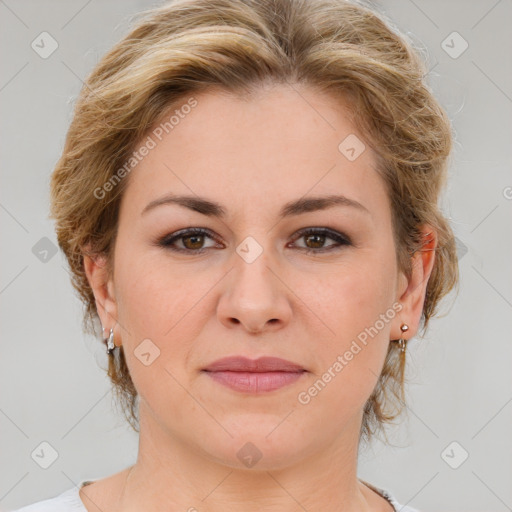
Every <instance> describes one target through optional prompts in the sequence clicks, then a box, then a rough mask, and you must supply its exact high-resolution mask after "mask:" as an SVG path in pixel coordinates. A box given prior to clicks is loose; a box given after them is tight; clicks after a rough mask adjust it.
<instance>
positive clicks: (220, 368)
mask: <svg viewBox="0 0 512 512" xmlns="http://www.w3.org/2000/svg"><path fill="white" fill-rule="evenodd" d="M204 371H207V372H224V371H228V372H254V373H264V372H295V373H296V372H303V371H306V370H305V369H304V368H302V367H301V366H299V365H298V364H295V363H292V362H291V361H287V360H286V359H281V358H279V357H260V358H259V359H248V358H246V357H241V356H235V357H225V358H223V359H219V360H217V361H215V362H213V363H212V364H210V365H208V366H207V367H206V368H204Z"/></svg>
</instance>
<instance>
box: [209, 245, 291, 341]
mask: <svg viewBox="0 0 512 512" xmlns="http://www.w3.org/2000/svg"><path fill="white" fill-rule="evenodd" d="M235 260H236V261H235V268H234V269H233V270H232V271H231V272H229V274H228V276H227V279H226V280H225V282H224V290H223V293H222V295H221V297H220V299H219V303H218V307H217V315H218V318H219V320H220V322H221V323H222V324H223V325H225V326H226V327H227V328H230V329H232V328H235V327H237V326H241V328H243V329H245V330H246V331H247V332H249V333H251V334H257V333H261V332H268V331H275V330H279V329H282V328H283V327H284V326H285V325H287V324H288V323H289V322H290V318H291V315H292V308H291V305H290V302H289V296H290V295H291V292H289V290H288V288H287V287H286V285H285V284H284V283H283V280H282V278H281V277H280V276H279V273H278V272H276V271H275V270H274V269H273V268H276V265H273V268H271V263H270V262H269V261H268V259H267V258H266V256H265V252H263V253H262V254H261V255H260V256H259V257H258V258H257V259H256V260H255V261H253V262H252V263H247V262H246V261H244V260H243V259H242V258H240V257H238V255H236V256H235Z"/></svg>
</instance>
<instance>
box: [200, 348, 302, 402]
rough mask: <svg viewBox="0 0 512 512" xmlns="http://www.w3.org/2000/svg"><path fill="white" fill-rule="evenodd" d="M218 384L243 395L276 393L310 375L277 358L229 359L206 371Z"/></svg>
mask: <svg viewBox="0 0 512 512" xmlns="http://www.w3.org/2000/svg"><path fill="white" fill-rule="evenodd" d="M203 372H204V373H205V374H206V375H208V376H209V377H210V378H211V379H213V380H214V381H215V382H217V383H219V384H222V385H223V386H226V387H228V388H230V389H232V390H234V391H238V392H240V393H250V394H259V393H264V392H269V391H275V390H277V389H280V388H282V387H284V386H287V385H289V384H292V383H293V382H295V381H297V380H298V379H300V378H301V377H302V376H303V375H304V374H305V373H307V371H306V370H305V369H304V368H302V367H301V366H299V365H298V364H295V363H292V362H291V361H287V360H285V359H280V358H277V357H260V358H259V359H247V358H246V357H226V358H224V359H219V360H218V361H215V362H214V363H212V364H210V365H208V366H207V367H206V368H204V369H203Z"/></svg>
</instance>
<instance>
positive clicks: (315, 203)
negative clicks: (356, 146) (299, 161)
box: [141, 194, 370, 219]
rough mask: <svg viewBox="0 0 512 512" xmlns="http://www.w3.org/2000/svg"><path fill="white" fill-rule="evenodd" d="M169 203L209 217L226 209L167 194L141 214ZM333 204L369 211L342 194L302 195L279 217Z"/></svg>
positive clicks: (204, 200) (281, 212) (196, 199)
mask: <svg viewBox="0 0 512 512" xmlns="http://www.w3.org/2000/svg"><path fill="white" fill-rule="evenodd" d="M169 204H176V205H179V206H183V207H185V208H188V209H190V210H193V211H195V212H198V213H201V214H203V215H207V216H209V217H218V218H221V219H222V218H225V217H226V214H227V211H226V209H225V208H224V207H223V206H222V205H220V204H219V203H216V202H215V201H211V200H208V199H206V198H203V197H199V196H187V195H173V194H167V195H165V196H163V197H160V198H159V199H155V200H154V201H151V202H150V203H149V204H147V205H146V207H145V208H144V209H143V210H142V213H141V215H144V214H145V213H147V212H148V211H150V210H153V209H154V208H156V207H157V206H161V205H169ZM334 206H350V207H353V208H355V209H357V210H358V211H361V212H366V213H368V214H370V211H369V210H368V209H367V208H366V207H365V206H363V205H362V204H361V203H359V202H357V201H355V200H354V199H349V198H348V197H345V196H343V195H327V196H317V197H303V198H300V199H297V200H295V201H290V202H288V203H286V204H285V205H284V206H283V207H282V208H281V211H280V212H279V218H281V219H282V218H284V217H290V216H293V215H300V214H302V213H308V212H314V211H318V210H326V209H328V208H332V207H334Z"/></svg>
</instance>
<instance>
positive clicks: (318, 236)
mask: <svg viewBox="0 0 512 512" xmlns="http://www.w3.org/2000/svg"><path fill="white" fill-rule="evenodd" d="M301 239H302V240H304V241H305V247H301V246H298V247H299V249H301V250H304V251H305V252H306V253H311V252H313V253H315V252H316V253H322V252H329V251H332V250H336V249H339V248H341V247H342V246H344V245H352V242H351V241H350V238H349V237H348V236H346V235H343V234H341V233H338V232H337V231H333V230H331V229H328V228H307V229H303V230H302V231H300V232H299V234H298V236H297V237H296V238H295V241H297V240H301ZM328 239H330V240H334V242H335V243H334V244H330V245H328V246H327V247H326V246H325V242H326V240H328Z"/></svg>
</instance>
